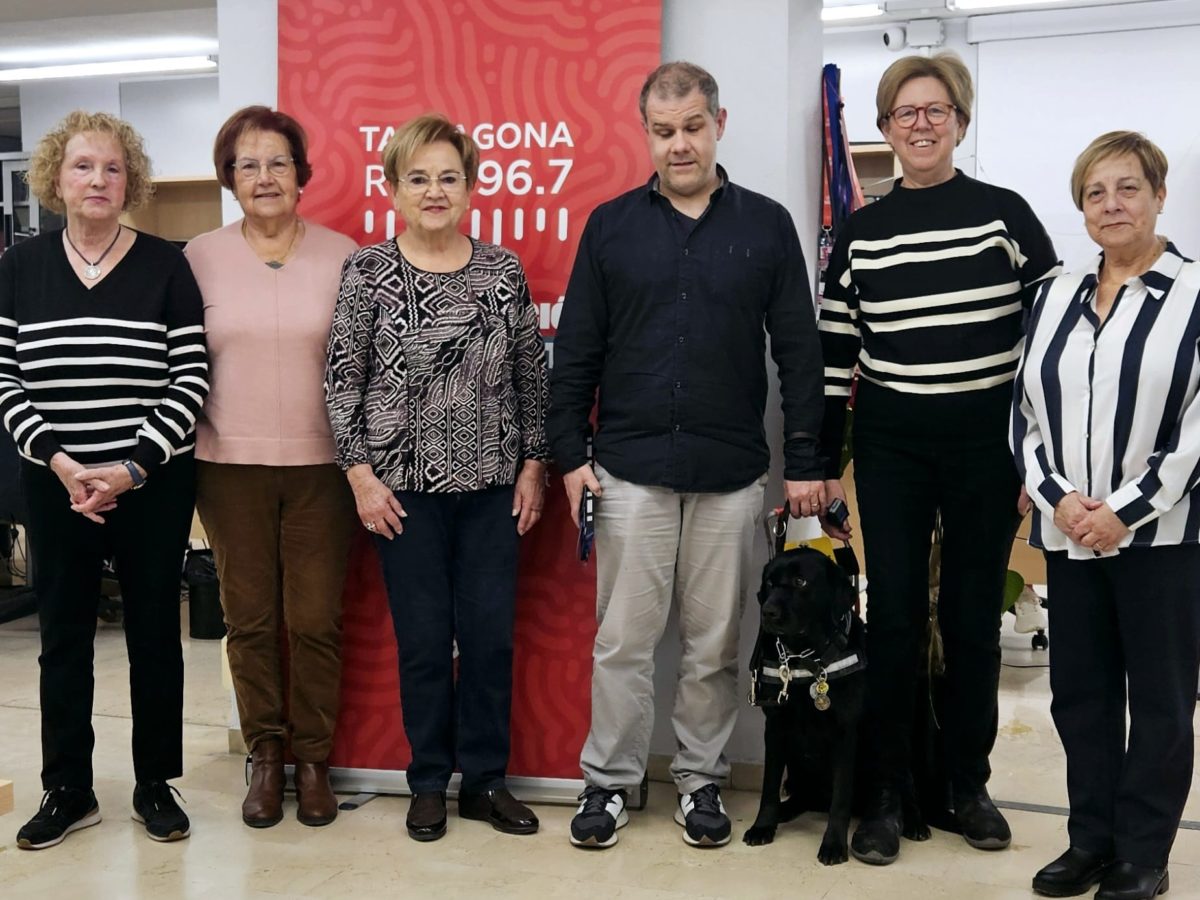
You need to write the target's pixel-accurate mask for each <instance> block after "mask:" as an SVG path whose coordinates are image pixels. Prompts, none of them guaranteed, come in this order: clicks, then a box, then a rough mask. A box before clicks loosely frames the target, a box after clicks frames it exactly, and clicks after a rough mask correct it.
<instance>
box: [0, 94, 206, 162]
mask: <svg viewBox="0 0 1200 900" xmlns="http://www.w3.org/2000/svg"><path fill="white" fill-rule="evenodd" d="M76 109H86V110H88V111H89V112H108V113H112V114H113V115H116V116H120V117H121V118H123V119H125V120H126V121H127V122H129V124H131V125H132V126H133V127H134V128H136V129H137V131H138V133H139V134H141V136H142V138H143V139H144V140H145V142H146V152H147V153H148V154H149V155H150V161H151V163H153V166H154V174H155V175H163V176H171V177H180V176H194V175H207V174H209V173H210V172H211V171H212V162H211V159H212V157H211V148H212V138H211V137H210V135H212V136H215V135H216V131H217V127H218V126H220V124H221V119H220V118H218V113H217V79H216V77H215V76H212V75H208V76H190V77H189V76H185V77H175V78H166V79H162V80H153V81H151V80H137V81H122V79H121V78H119V77H109V78H67V79H62V80H55V81H31V82H28V83H25V84H22V85H21V139H22V149H23V150H25V151H26V152H31V151H32V150H33V148H34V147H35V146H36V145H37V142H38V140H39V139H40V138H41V137H42V135H44V134H45V133H46V132H47V131H49V130H50V129H51V128H53V127H54V126H55V125H56V124H58V122H60V121H61V120H62V118H63V117H64V116H65V115H66V114H67V113H69V112H71V111H72V110H76ZM201 135H203V136H204V139H203V140H201V139H200V137H199V136H201Z"/></svg>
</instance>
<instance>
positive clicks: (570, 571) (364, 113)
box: [279, 0, 662, 778]
mask: <svg viewBox="0 0 1200 900" xmlns="http://www.w3.org/2000/svg"><path fill="white" fill-rule="evenodd" d="M661 7H662V4H661V2H660V0H622V2H621V3H612V2H610V0H457V2H454V0H451V2H437V3H429V2H424V0H356V2H342V0H279V106H280V108H281V109H284V110H286V111H287V112H289V113H291V114H292V115H294V116H296V118H298V119H299V120H300V121H301V122H302V123H303V124H304V127H305V129H306V130H307V131H308V135H309V140H310V148H309V156H310V159H311V160H312V161H313V168H314V174H313V179H312V181H311V182H310V183H309V185H308V186H307V187H306V188H305V191H304V199H303V202H302V204H301V208H300V209H301V213H302V214H303V215H304V216H305V217H307V218H309V219H312V220H314V221H318V222H321V223H323V224H325V225H328V226H330V227H332V228H336V229H337V230H339V231H342V232H344V233H345V234H348V235H350V236H351V237H354V238H355V239H356V240H358V241H359V242H360V243H363V244H367V243H373V242H376V241H381V240H384V239H386V238H388V237H390V236H391V235H392V234H394V232H395V229H396V218H395V213H394V211H393V208H392V205H391V203H390V202H389V199H388V197H387V195H386V191H385V187H384V185H383V182H382V174H381V171H380V168H379V149H380V148H381V147H382V145H383V143H384V142H385V141H386V139H387V137H388V135H389V134H390V131H389V129H391V128H393V127H395V126H396V125H398V124H400V123H402V122H404V121H406V120H407V119H410V118H412V117H413V116H416V115H420V114H421V113H425V112H430V111H437V112H443V113H445V114H446V115H447V116H449V117H450V119H451V120H452V121H454V122H456V123H457V124H459V125H460V126H461V127H463V128H464V129H465V130H467V131H468V132H470V133H472V134H473V135H474V136H475V138H476V140H477V141H478V142H479V144H480V147H481V152H482V161H483V162H482V165H481V168H480V177H479V184H478V186H477V188H476V191H475V194H474V196H473V198H472V209H471V212H470V214H469V216H468V217H467V222H466V227H467V228H468V230H469V231H470V232H471V233H472V234H473V235H475V236H477V237H479V238H481V239H482V240H486V241H494V242H495V243H500V244H503V245H505V246H507V247H510V248H512V249H513V250H515V251H516V252H517V253H518V254H519V255H520V257H521V261H522V263H523V264H524V266H525V269H526V272H527V274H528V276H529V283H530V287H531V289H532V291H533V295H534V299H535V301H536V302H537V303H538V305H539V307H540V311H541V315H542V328H543V333H545V334H546V335H547V338H548V340H552V336H553V332H554V326H555V325H556V324H557V321H558V319H557V313H558V304H559V302H560V300H561V297H562V294H563V291H564V289H565V287H566V281H567V277H568V275H569V273H570V267H571V263H572V262H573V260H574V256H575V247H576V244H577V243H578V240H579V235H580V233H581V232H582V230H583V225H584V223H585V222H586V220H587V216H588V214H589V213H590V212H591V210H592V209H593V208H594V207H595V206H596V205H597V204H598V203H600V202H602V201H604V200H607V199H608V198H610V197H612V196H614V195H616V194H618V193H620V192H621V191H622V190H626V189H628V188H630V187H632V186H634V185H636V184H638V183H639V182H641V181H643V180H644V179H645V178H646V177H647V174H648V171H649V163H648V160H647V158H646V151H645V137H644V134H643V132H642V129H641V123H640V121H639V118H638V113H637V95H638V91H639V90H640V89H641V85H642V81H643V80H644V79H645V77H646V74H647V73H648V72H649V71H650V70H651V69H653V68H654V67H655V66H656V65H658V63H659V59H660V52H661V51H660V33H661V18H662V11H661ZM575 540H576V534H575V530H574V528H573V527H572V526H571V523H570V517H569V516H568V513H567V509H566V501H565V499H564V498H563V494H562V487H561V484H560V483H559V482H558V480H557V479H555V483H554V484H552V485H551V487H550V490H549V493H548V496H547V503H546V510H545V518H543V520H542V522H541V524H539V525H538V526H537V528H535V529H534V531H533V532H532V533H531V534H530V536H528V537H526V538H525V539H524V541H523V544H522V549H521V574H520V580H519V587H518V601H517V629H516V662H515V671H514V684H513V688H514V698H513V730H512V737H513V747H512V760H511V764H510V766H509V772H510V773H511V774H513V775H528V776H542V777H555V778H575V777H578V776H579V750H580V747H581V746H582V744H583V740H584V738H585V737H586V734H587V728H588V723H589V718H590V712H589V707H590V689H591V687H590V686H591V652H592V640H593V637H594V635H595V571H594V569H593V568H592V566H591V565H587V566H584V565H583V564H581V563H580V562H579V561H578V560H577V559H576V557H575ZM344 628H345V639H344V640H345V651H344V656H345V662H344V671H343V677H342V707H341V713H340V718H339V722H338V731H337V735H336V737H335V741H334V750H333V756H332V762H333V763H334V765H337V766H344V767H355V768H368V769H403V768H404V767H405V766H406V765H407V764H408V761H409V748H408V744H407V742H406V741H405V739H404V731H403V726H402V724H401V720H400V707H399V676H398V672H397V662H396V645H395V640H394V638H393V637H392V628H391V619H390V616H389V614H388V610H387V603H386V599H385V596H384V590H383V581H382V576H381V574H380V572H379V566H378V562H377V560H376V558H375V554H374V550H373V549H372V547H371V546H370V544H369V543H368V542H367V541H366V540H365V539H363V540H362V541H360V542H359V543H358V544H357V545H356V547H355V548H354V551H353V553H352V557H351V561H350V574H349V576H348V579H347V584H346V596H345V614H344Z"/></svg>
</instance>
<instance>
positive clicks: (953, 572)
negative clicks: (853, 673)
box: [854, 385, 1020, 790]
mask: <svg viewBox="0 0 1200 900" xmlns="http://www.w3.org/2000/svg"><path fill="white" fill-rule="evenodd" d="M864 387H866V388H867V389H866V390H864V389H863V387H860V390H859V399H858V404H857V407H856V409H855V431H854V479H855V486H856V490H857V494H858V507H859V515H860V518H861V520H862V522H861V524H862V534H863V545H864V546H863V549H864V552H865V555H866V571H867V660H868V665H867V684H868V701H867V707H868V716H869V718H868V720H867V721H868V729H867V730H866V731H865V732H864V735H865V736H867V739H868V740H869V741H870V742H871V743H870V747H871V750H872V751H873V757H874V761H875V763H876V766H877V769H876V772H877V775H878V777H879V779H880V781H881V782H883V783H887V784H899V783H900V782H901V781H902V779H905V778H907V773H908V772H909V771H910V768H911V762H912V747H911V733H912V727H913V716H914V705H915V702H916V696H915V695H916V684H917V681H918V671H919V670H920V668H921V667H925V666H926V665H927V657H926V655H925V653H924V650H925V640H924V638H925V634H926V630H927V627H928V619H929V554H930V549H931V544H932V534H933V527H934V520H935V516H936V514H937V512H938V511H939V510H940V511H941V514H942V526H943V533H944V539H943V544H942V570H941V590H940V593H939V600H938V618H939V622H940V625H941V632H942V639H943V644H944V648H945V659H946V674H945V680H944V693H943V696H942V698H941V699H942V701H943V703H942V705H941V706H940V711H941V715H942V721H941V723H940V724H941V725H942V727H943V729H944V733H945V751H946V760H947V765H948V768H949V772H948V774H949V777H950V779H951V782H952V784H953V785H954V787H955V788H956V789H959V790H972V789H975V788H978V787H981V786H983V785H984V784H986V783H987V781H988V778H989V777H990V775H991V768H990V766H989V763H988V755H989V754H990V753H991V751H992V746H993V744H994V743H995V740H996V727H997V707H996V691H997V687H998V684H999V678H1000V615H1001V606H1002V605H1003V598H1004V581H1005V573H1006V572H1007V570H1008V559H1009V554H1010V553H1011V550H1012V541H1013V537H1014V536H1015V534H1016V529H1017V525H1018V523H1019V518H1018V516H1017V511H1016V509H1017V495H1018V493H1019V492H1020V481H1019V479H1018V477H1017V472H1016V467H1015V466H1014V464H1013V460H1012V454H1011V453H1010V452H1009V449H1008V443H1007V439H1006V436H1005V431H1004V428H1005V419H1004V418H1003V416H1004V413H1002V412H996V411H993V410H990V409H989V410H988V412H989V413H991V415H990V417H989V418H994V419H996V423H995V424H996V427H994V428H990V429H988V430H987V431H986V432H983V433H980V432H979V431H978V430H977V429H978V422H977V421H973V420H971V419H962V418H960V419H958V420H957V421H954V420H953V419H952V418H949V417H946V416H939V415H937V414H936V410H935V409H930V410H926V411H925V412H924V413H923V414H922V415H920V416H908V417H906V418H905V419H904V421H903V422H901V423H897V422H896V420H895V418H894V416H892V415H891V414H890V412H891V411H889V410H887V409H881V408H880V405H881V404H883V403H886V402H888V401H887V398H886V397H885V396H884V394H885V393H888V392H882V391H881V390H880V389H879V388H873V389H872V386H870V385H864ZM930 405H931V407H933V406H935V405H936V404H930ZM998 408H999V409H1003V407H998ZM978 418H979V416H978V415H977V416H975V419H978ZM948 419H949V420H948ZM964 432H965V433H964ZM872 738H873V740H871V739H872Z"/></svg>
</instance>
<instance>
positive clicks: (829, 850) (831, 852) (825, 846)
mask: <svg viewBox="0 0 1200 900" xmlns="http://www.w3.org/2000/svg"><path fill="white" fill-rule="evenodd" d="M849 858H850V851H849V850H848V849H847V847H846V838H845V837H844V836H843V837H842V838H841V839H840V840H839V839H838V838H835V837H830V836H829V835H826V836H825V840H823V841H821V849H820V850H818V851H817V860H818V861H819V862H820V863H821V865H823V866H836V865H840V864H841V863H844V862H845V861H846V860H848V859H849Z"/></svg>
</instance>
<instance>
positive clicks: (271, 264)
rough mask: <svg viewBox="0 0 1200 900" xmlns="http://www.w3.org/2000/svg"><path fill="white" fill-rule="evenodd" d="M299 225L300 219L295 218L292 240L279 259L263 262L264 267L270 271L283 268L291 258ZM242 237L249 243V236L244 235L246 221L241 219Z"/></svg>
mask: <svg viewBox="0 0 1200 900" xmlns="http://www.w3.org/2000/svg"><path fill="white" fill-rule="evenodd" d="M301 225H302V223H301V221H300V219H299V218H297V219H296V227H295V229H294V230H293V231H292V240H291V242H290V243H288V245H287V249H286V250H284V251H283V256H281V257H279V258H278V259H265V260H263V262H264V263H265V264H266V266H267V267H268V268H270V269H282V268H283V264H284V263H285V262H286V261H287V258H288V257H289V256H291V254H292V250H293V248H294V247H295V246H296V239H297V238H298V237H300V228H301ZM242 237H243V238H245V240H246V243H250V236H249V235H248V234H247V233H246V220H245V219H242Z"/></svg>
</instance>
